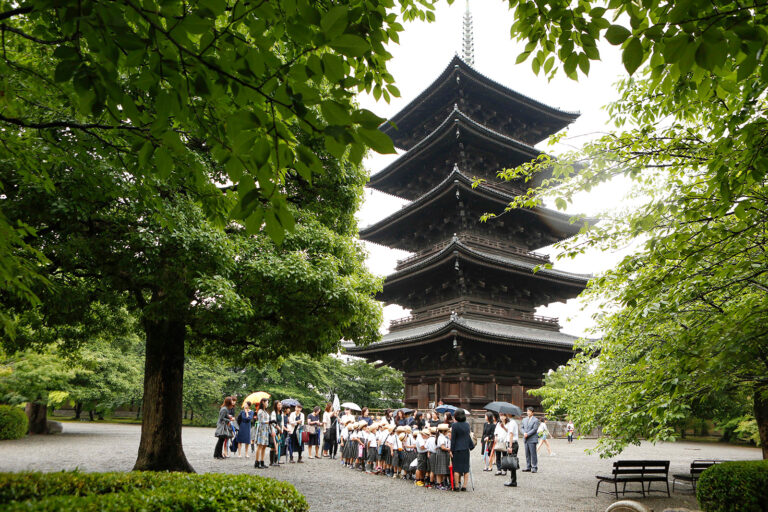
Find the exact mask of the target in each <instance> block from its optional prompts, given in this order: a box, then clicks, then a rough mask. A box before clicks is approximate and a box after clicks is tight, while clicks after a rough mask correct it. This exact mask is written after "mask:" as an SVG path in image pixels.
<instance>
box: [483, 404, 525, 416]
mask: <svg viewBox="0 0 768 512" xmlns="http://www.w3.org/2000/svg"><path fill="white" fill-rule="evenodd" d="M483 409H485V410H486V411H491V412H496V413H499V414H510V415H512V416H520V415H522V414H523V411H522V410H520V408H519V407H518V406H516V405H514V404H511V403H509V402H490V403H487V404H485V407H483Z"/></svg>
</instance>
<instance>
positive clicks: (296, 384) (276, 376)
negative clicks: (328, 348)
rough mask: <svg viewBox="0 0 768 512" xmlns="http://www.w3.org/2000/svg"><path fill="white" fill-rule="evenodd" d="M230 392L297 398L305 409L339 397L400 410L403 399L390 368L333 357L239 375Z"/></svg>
mask: <svg viewBox="0 0 768 512" xmlns="http://www.w3.org/2000/svg"><path fill="white" fill-rule="evenodd" d="M233 377H235V378H234V379H233V380H232V381H231V385H230V386H231V387H230V388H229V389H232V390H236V391H237V392H238V393H239V394H240V395H241V396H244V395H245V394H248V393H250V392H252V391H266V392H268V393H270V394H271V395H272V396H273V398H275V399H278V400H282V399H284V398H295V399H296V400H298V401H299V402H301V403H302V404H303V405H304V406H305V407H310V408H311V407H314V406H315V405H319V406H321V407H324V406H325V404H326V402H330V401H331V400H332V399H333V395H334V394H336V395H338V396H339V399H340V400H341V401H342V402H346V401H350V402H355V403H357V404H359V405H360V406H361V407H362V406H368V407H370V408H386V407H400V406H402V399H403V396H402V394H403V380H402V375H401V374H400V373H399V372H398V371H396V370H394V369H393V368H390V367H388V366H382V367H380V368H376V366H374V365H372V364H370V363H368V362H366V361H360V360H353V361H351V362H349V363H345V362H344V361H342V360H341V359H338V358H336V357H332V356H323V357H321V358H318V359H313V358H310V357H307V356H305V355H291V356H288V357H286V358H284V359H282V360H280V361H277V362H275V363H271V364H267V365H265V366H263V367H261V368H247V369H245V370H244V371H243V372H242V373H239V372H235V373H234V374H233Z"/></svg>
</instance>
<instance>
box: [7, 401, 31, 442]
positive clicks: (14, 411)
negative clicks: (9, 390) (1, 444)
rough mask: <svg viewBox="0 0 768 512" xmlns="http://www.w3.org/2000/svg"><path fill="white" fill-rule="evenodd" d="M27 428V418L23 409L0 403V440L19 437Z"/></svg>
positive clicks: (25, 432) (23, 434) (22, 435)
mask: <svg viewBox="0 0 768 512" xmlns="http://www.w3.org/2000/svg"><path fill="white" fill-rule="evenodd" d="M28 429H29V419H28V418H27V415H26V413H25V412H24V410H23V409H21V408H19V407H14V406H12V405H0V440H3V439H21V438H22V437H24V436H25V435H27V430H28Z"/></svg>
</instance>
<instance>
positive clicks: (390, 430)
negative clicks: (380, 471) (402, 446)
mask: <svg viewBox="0 0 768 512" xmlns="http://www.w3.org/2000/svg"><path fill="white" fill-rule="evenodd" d="M384 430H385V431H386V433H385V434H384V440H383V442H384V444H383V445H382V448H381V451H382V455H383V456H384V475H385V476H392V440H393V438H394V437H395V433H394V432H395V425H394V423H388V422H387V423H385V424H384Z"/></svg>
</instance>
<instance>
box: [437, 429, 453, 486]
mask: <svg viewBox="0 0 768 512" xmlns="http://www.w3.org/2000/svg"><path fill="white" fill-rule="evenodd" d="M449 430H450V427H449V426H448V424H447V423H441V424H440V425H438V426H437V431H438V433H439V434H438V436H437V440H436V443H435V444H436V453H435V466H434V473H435V479H436V480H437V484H436V488H437V489H440V490H448V489H450V486H449V485H447V484H446V481H445V478H446V476H448V475H449V473H450V465H451V444H450V441H449V440H448V437H447V436H446V432H448V431H449ZM448 482H450V477H449V480H448Z"/></svg>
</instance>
